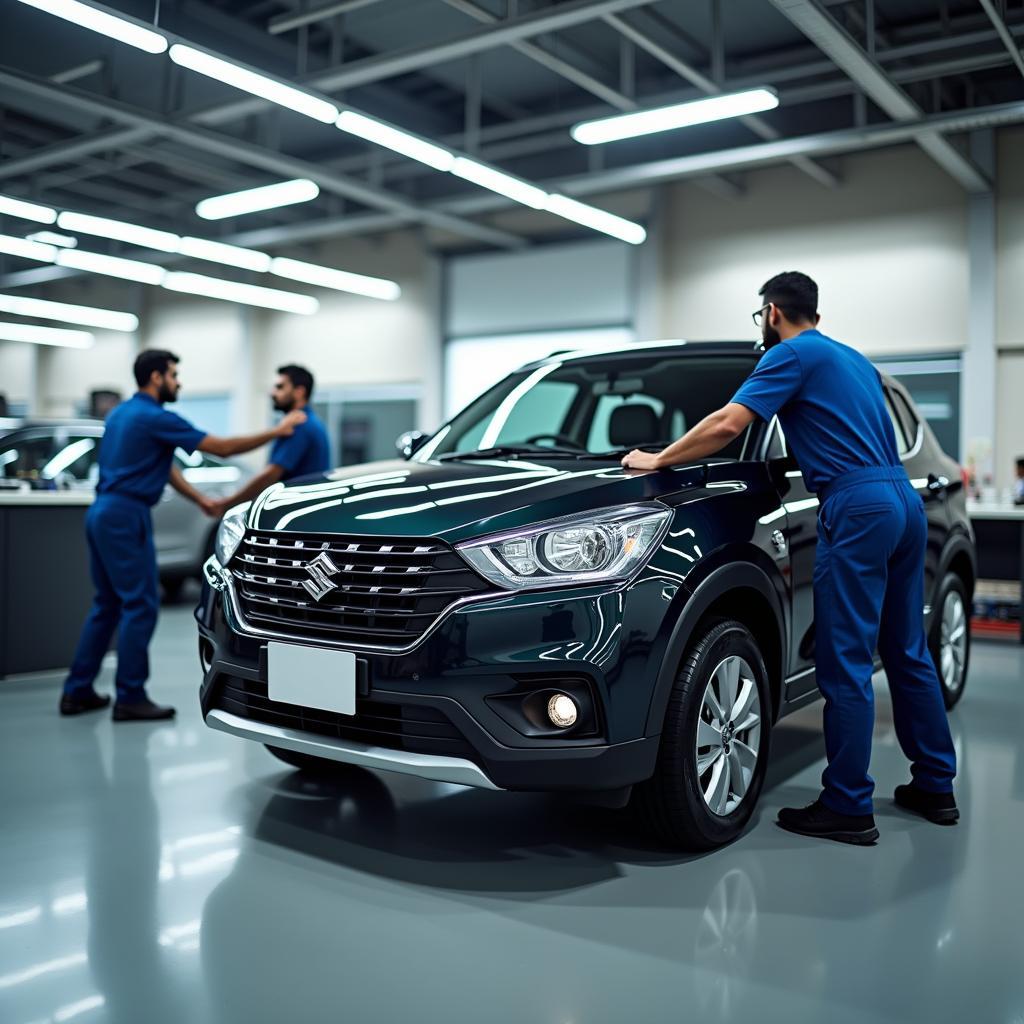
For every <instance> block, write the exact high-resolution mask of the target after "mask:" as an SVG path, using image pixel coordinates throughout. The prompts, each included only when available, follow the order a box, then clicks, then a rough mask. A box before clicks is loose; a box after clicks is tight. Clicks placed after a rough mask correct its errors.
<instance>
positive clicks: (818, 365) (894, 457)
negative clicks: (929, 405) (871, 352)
mask: <svg viewBox="0 0 1024 1024" xmlns="http://www.w3.org/2000/svg"><path fill="white" fill-rule="evenodd" d="M732 400H733V401H734V402H738V403H739V404H740V405H745V406H746V407H747V408H748V409H750V410H751V412H754V413H756V414H757V415H758V416H760V417H761V419H763V420H765V421H766V422H767V421H770V420H771V418H772V417H773V416H775V415H777V416H778V417H779V422H780V423H781V424H782V429H783V430H784V431H785V433H786V441H787V443H788V445H789V450H790V451H791V452H792V453H793V455H794V456H795V458H796V461H797V463H798V464H799V466H800V469H801V471H802V472H803V475H804V482H805V483H806V484H807V487H808V489H809V490H811V491H820V490H821V489H822V488H823V487H824V486H825V485H826V484H828V483H831V482H832V481H833V480H835V479H837V478H838V477H841V476H843V474H844V473H847V472H849V471H850V470H852V469H859V468H861V467H864V466H896V467H899V466H900V457H899V454H898V452H897V449H896V434H895V431H894V430H893V426H892V420H891V419H890V418H889V413H888V411H887V410H886V407H885V395H884V393H883V391H882V378H881V377H880V376H879V374H878V370H876V369H875V368H874V366H872V365H871V363H870V362H869V361H868V360H867V359H866V358H865V357H864V356H862V355H861V354H860V353H859V352H857V351H855V350H854V349H852V348H849V347H848V346H847V345H841V344H840V343H839V342H838V341H834V340H833V339H832V338H828V337H826V336H825V335H824V334H822V333H821V332H820V331H816V330H811V331H804V332H803V333H802V334H798V335H797V336H796V337H794V338H790V339H789V341H783V342H780V343H779V344H777V345H775V346H773V347H772V348H770V349H768V351H767V352H765V354H764V355H763V356H762V357H761V361H760V362H759V363H758V364H757V369H755V370H754V372H753V373H752V374H751V375H750V376H749V377H748V378H747V379H746V381H745V382H744V383H743V384H742V385H741V387H740V389H739V391H737V392H736V394H735V395H734V396H733V399H732Z"/></svg>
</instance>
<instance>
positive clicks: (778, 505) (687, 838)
mask: <svg viewBox="0 0 1024 1024" xmlns="http://www.w3.org/2000/svg"><path fill="white" fill-rule="evenodd" d="M758 357H759V350H757V349H755V348H754V347H753V346H752V345H750V344H738V343H705V344H681V343H678V342H677V343H669V344H659V345H648V346H635V347H632V348H630V349H628V350H624V351H616V352H606V353H601V354H596V355H595V354H592V353H591V354H561V355H554V356H551V357H550V358H548V359H545V360H542V361H540V362H537V363H533V364H531V365H529V366H526V367H524V368H523V369H522V370H520V371H518V372H516V373H514V374H512V375H511V376H509V377H508V378H506V379H505V380H504V381H502V382H501V383H500V384H498V385H497V386H495V387H494V388H492V389H491V390H490V391H488V392H487V393H485V394H484V395H483V396H481V397H480V398H479V399H477V400H476V401H475V402H473V403H472V404H471V405H470V406H468V407H467V408H466V409H465V410H464V411H463V412H461V413H459V414H458V415H457V416H456V417H455V418H454V419H452V420H451V421H450V422H449V423H447V424H445V425H444V426H443V427H442V428H441V429H440V430H439V431H438V432H437V433H436V434H434V435H433V436H431V437H421V436H415V437H411V438H409V439H408V441H407V446H406V451H405V457H404V458H401V459H396V460H394V461H388V462H378V463H373V464H370V465H363V466H351V467H345V468H344V469H339V470H335V471H333V472H331V473H328V474H327V475H326V476H324V477H317V478H315V479H307V480H304V481H301V482H298V483H292V484H289V485H281V484H277V485H275V486H274V487H271V488H270V489H269V490H267V491H265V492H264V493H263V494H262V495H260V497H259V498H258V499H257V500H256V501H255V502H253V503H252V504H251V506H248V505H247V506H240V507H238V508H236V509H233V510H232V511H231V512H229V513H228V515H227V516H226V517H225V519H224V522H223V523H222V525H221V528H220V532H219V535H218V539H217V546H216V555H215V556H214V557H213V558H211V559H210V561H209V562H207V564H206V567H205V577H206V585H205V587H204V592H203V597H202V601H201V604H200V606H199V608H198V609H197V612H196V617H197V620H198V624H199V637H200V638H199V649H200V657H201V660H202V665H203V671H204V679H203V684H202V690H201V700H202V710H203V715H204V717H205V719H206V723H207V725H209V726H211V727H213V728H216V729H221V730H223V731H225V732H229V733H233V734H234V735H237V736H241V737H245V738H247V739H252V740H257V741H258V742H261V743H265V744H266V745H267V746H268V747H269V748H270V749H271V750H272V751H273V752H274V753H275V754H277V755H278V756H279V757H280V758H281V759H282V760H284V761H286V762H288V763H289V764H291V765H295V766H297V767H300V768H306V769H311V768H312V769H315V768H317V767H318V766H319V767H322V766H323V765H324V763H325V762H328V761H333V762H339V761H340V762H347V763H350V764H357V765H363V766H367V767H371V768H380V769H386V770H390V771H397V772H405V773H408V774H412V775H418V776H420V777H423V778H427V779H436V780H442V781H446V782H453V783H461V784H466V785H474V786H483V787H487V788H491V789H514V790H605V791H608V790H611V791H617V793H618V795H619V796H620V797H621V798H623V799H624V798H625V796H626V794H627V793H629V792H630V788H631V790H632V800H633V801H634V803H635V804H637V805H638V807H639V808H640V810H641V811H642V813H643V815H644V817H645V818H646V819H647V820H648V822H649V823H650V824H651V825H652V826H654V828H655V829H656V830H657V831H658V832H659V833H660V834H661V835H662V836H663V837H664V838H665V839H666V840H668V841H669V842H672V843H674V844H679V845H687V846H690V847H698V848H708V847H712V846H716V845H718V844H721V843H724V842H727V841H729V840H730V839H732V838H734V837H735V836H736V835H738V834H739V832H740V830H741V829H742V828H743V826H744V824H745V823H746V821H747V820H748V818H749V817H750V815H751V813H752V811H753V809H754V807H755V805H756V803H757V799H758V795H759V793H760V790H761V786H762V783H763V780H764V774H765V768H766V764H767V760H768V751H769V741H770V737H771V731H772V726H773V725H774V723H775V722H776V721H777V720H778V718H779V717H780V716H781V715H784V714H786V713H788V712H790V711H792V710H793V709H795V708H797V707H800V706H801V705H803V704H806V703H807V702H808V701H811V700H813V699H814V698H816V697H817V696H818V690H817V687H816V685H815V677H814V631H813V615H812V597H811V577H812V567H813V563H814V552H815V543H816V540H815V538H816V523H815V520H816V517H817V506H818V500H817V498H816V497H815V496H814V495H813V494H810V493H808V491H807V490H806V488H805V486H804V483H803V479H802V477H801V475H800V472H799V470H798V469H797V467H796V466H795V465H794V464H793V462H792V460H791V459H790V458H789V457H788V455H787V452H786V443H785V438H784V437H783V436H782V433H781V430H780V429H779V425H778V423H777V422H774V421H773V422H772V423H768V424H765V423H761V422H759V421H755V423H754V424H753V425H752V426H751V428H750V429H749V430H748V431H747V432H746V434H745V435H743V436H741V437H740V438H738V439H737V440H736V441H735V442H734V443H733V444H732V445H731V446H730V447H729V448H728V449H727V450H726V451H724V452H723V453H722V454H721V455H720V456H717V457H715V458H712V459H705V460H702V461H700V462H697V463H695V464H693V465H685V466H678V467H675V468H673V469H669V470H662V471H658V472H636V471H629V470H623V469H622V467H621V465H620V459H621V457H622V455H623V453H624V452H626V451H628V450H630V449H632V448H634V447H647V446H657V447H660V446H662V445H663V444H665V443H667V442H668V441H670V440H672V439H674V438H676V437H678V436H679V435H680V434H681V433H683V431H684V430H685V429H686V428H687V427H689V426H692V425H693V424H694V423H696V422H697V421H698V420H700V419H701V418H702V417H703V416H705V415H706V414H707V413H709V412H711V411H712V410H714V409H716V408H718V407H719V406H721V405H722V404H724V403H725V402H727V401H728V400H729V398H730V397H731V396H732V394H733V393H734V391H735V390H736V388H737V386H738V385H739V383H740V382H741V381H742V380H743V379H744V378H745V377H746V376H747V374H748V373H749V372H750V371H751V369H752V368H753V367H754V365H755V363H756V361H757V359H758ZM885 388H886V398H887V402H888V404H889V409H890V413H891V415H892V420H893V424H894V427H895V429H896V436H897V439H898V442H899V446H900V449H901V453H902V457H903V459H904V462H905V465H906V468H907V471H908V474H909V475H910V477H911V479H912V481H913V484H914V486H915V487H916V488H917V490H918V491H919V493H920V494H921V495H922V497H923V498H924V500H925V505H926V507H927V510H928V518H929V544H928V553H927V565H926V573H927V576H928V579H927V581H926V594H927V595H929V604H928V606H926V607H925V608H924V609H923V610H922V611H923V614H924V615H925V618H926V622H927V624H928V628H929V633H930V637H931V640H932V646H933V652H934V656H935V659H936V663H937V665H938V666H939V669H940V674H941V676H942V680H943V686H944V689H945V694H946V701H947V704H948V705H950V706H952V704H953V703H955V702H956V700H957V699H958V698H959V696H960V694H961V693H962V691H963V685H964V681H965V678H966V672H967V661H968V653H969V649H968V643H969V634H968V631H967V629H966V628H965V626H966V614H967V612H966V610H967V608H969V607H970V598H971V592H972V588H973V583H974V575H975V569H974V566H975V558H974V549H973V540H972V535H971V530H970V526H969V523H968V520H967V516H966V512H965V504H964V499H965V495H964V490H963V484H962V479H961V474H960V471H959V468H958V466H957V465H956V463H955V462H954V461H953V460H951V459H950V458H948V457H947V456H946V455H944V454H943V453H942V451H941V450H940V449H939V447H938V445H937V443H936V441H935V439H934V437H933V435H932V433H931V431H930V430H929V428H928V426H927V424H926V423H924V421H923V420H922V419H921V418H920V416H919V415H918V414H917V413H916V412H915V410H914V407H913V404H912V403H911V401H910V400H909V397H908V396H907V394H906V392H905V391H904V390H903V389H902V388H901V387H900V386H899V385H898V384H896V383H895V382H893V381H889V380H886V381H885Z"/></svg>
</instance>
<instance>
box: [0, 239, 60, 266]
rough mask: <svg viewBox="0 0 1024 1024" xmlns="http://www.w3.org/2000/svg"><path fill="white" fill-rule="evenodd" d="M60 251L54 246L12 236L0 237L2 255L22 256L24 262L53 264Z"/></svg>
mask: <svg viewBox="0 0 1024 1024" xmlns="http://www.w3.org/2000/svg"><path fill="white" fill-rule="evenodd" d="M58 251H59V250H58V249H57V247H56V246H53V245H44V244H43V243H42V242H33V241H30V240H29V239H27V238H14V237H12V236H11V235H0V253H6V254H7V255H8V256H20V257H21V258H22V259H23V260H35V261H36V262H37V263H53V262H54V261H55V260H56V259H57V252H58Z"/></svg>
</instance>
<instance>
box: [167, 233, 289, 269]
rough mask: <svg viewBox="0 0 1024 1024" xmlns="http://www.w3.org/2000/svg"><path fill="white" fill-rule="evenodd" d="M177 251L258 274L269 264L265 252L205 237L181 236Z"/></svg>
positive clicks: (194, 257) (268, 266)
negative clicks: (213, 240)
mask: <svg viewBox="0 0 1024 1024" xmlns="http://www.w3.org/2000/svg"><path fill="white" fill-rule="evenodd" d="M178 252H180V253H181V254H182V256H191V257H192V258H193V259H197V260H207V261H208V262H210V263H224V264H226V265H227V266H229V267H241V268H242V269H243V270H255V271H257V272H258V273H260V274H265V273H266V272H267V271H268V270H269V269H270V264H271V259H270V257H269V256H268V255H267V254H266V253H265V252H257V251H256V250H255V249H243V248H242V247H241V246H238V245H227V244H226V243H225V242H212V241H210V240H209V239H207V238H192V237H186V238H182V239H180V241H179V243H178Z"/></svg>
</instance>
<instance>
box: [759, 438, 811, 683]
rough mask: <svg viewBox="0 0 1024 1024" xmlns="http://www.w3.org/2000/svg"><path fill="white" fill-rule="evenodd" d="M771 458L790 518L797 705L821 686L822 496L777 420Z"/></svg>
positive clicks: (785, 537) (786, 534)
mask: <svg viewBox="0 0 1024 1024" xmlns="http://www.w3.org/2000/svg"><path fill="white" fill-rule="evenodd" d="M765 459H766V462H767V465H768V474H769V476H770V477H771V478H772V482H773V483H774V484H775V487H776V489H777V490H778V492H779V500H780V502H781V507H782V509H783V510H784V511H785V513H786V515H785V518H784V519H780V525H779V527H778V533H779V534H781V540H782V543H783V544H784V548H783V550H784V551H785V554H786V556H787V557H788V567H787V568H788V574H789V586H790V595H791V615H790V636H789V666H788V668H789V678H788V680H787V684H786V699H787V700H793V699H795V698H797V697H800V696H802V695H803V694H805V693H808V692H810V691H811V690H813V689H814V687H815V681H814V559H815V556H816V554H817V549H818V497H817V495H816V494H813V493H812V492H811V491H809V490H808V489H807V484H806V483H805V482H804V475H803V473H801V472H800V467H799V466H798V465H797V464H796V460H795V459H793V457H792V456H791V455H790V454H789V451H788V448H787V445H786V437H785V434H784V433H783V430H782V425H781V424H780V423H779V421H778V419H777V418H776V419H773V420H772V422H771V423H770V424H769V427H768V434H767V438H766V448H765ZM773 539H774V543H775V544H776V547H779V544H778V541H779V538H778V537H777V536H776V535H773Z"/></svg>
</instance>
